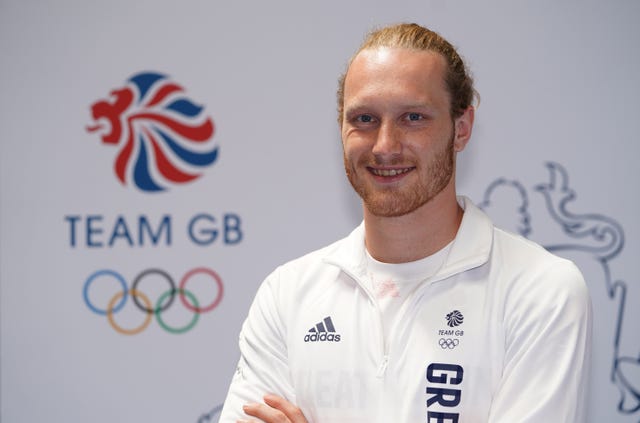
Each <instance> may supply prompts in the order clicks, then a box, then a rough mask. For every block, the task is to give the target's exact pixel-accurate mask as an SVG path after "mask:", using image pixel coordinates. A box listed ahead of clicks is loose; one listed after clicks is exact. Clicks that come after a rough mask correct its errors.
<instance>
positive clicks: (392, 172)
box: [369, 167, 414, 176]
mask: <svg viewBox="0 0 640 423" xmlns="http://www.w3.org/2000/svg"><path fill="white" fill-rule="evenodd" d="M413 169H414V168H413V167H406V168H403V169H374V168H369V171H370V172H371V173H373V174H374V175H376V176H398V175H402V174H403V173H407V172H410V171H411V170H413Z"/></svg>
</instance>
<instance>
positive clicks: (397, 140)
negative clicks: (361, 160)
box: [372, 122, 402, 157]
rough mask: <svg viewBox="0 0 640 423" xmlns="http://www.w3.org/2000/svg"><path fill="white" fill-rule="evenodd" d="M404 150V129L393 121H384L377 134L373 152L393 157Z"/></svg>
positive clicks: (379, 155) (377, 154) (376, 154)
mask: <svg viewBox="0 0 640 423" xmlns="http://www.w3.org/2000/svg"><path fill="white" fill-rule="evenodd" d="M401 151H402V131H401V129H400V128H398V127H397V126H396V125H394V124H393V123H389V122H384V123H382V124H381V125H380V127H379V129H378V132H377V134H376V140H375V144H374V146H373V151H372V152H373V154H374V155H375V156H378V157H392V156H396V155H399V154H400V153H401Z"/></svg>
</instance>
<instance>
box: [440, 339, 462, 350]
mask: <svg viewBox="0 0 640 423" xmlns="http://www.w3.org/2000/svg"><path fill="white" fill-rule="evenodd" d="M459 343H460V341H459V340H458V339H451V338H440V340H439V341H438V345H440V348H442V349H443V350H444V349H447V348H448V349H450V350H452V349H454V348H455V347H457V346H458V344H459Z"/></svg>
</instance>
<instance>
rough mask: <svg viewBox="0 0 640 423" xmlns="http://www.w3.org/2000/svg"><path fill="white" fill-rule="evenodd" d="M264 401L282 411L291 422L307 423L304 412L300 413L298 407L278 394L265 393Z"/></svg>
mask: <svg viewBox="0 0 640 423" xmlns="http://www.w3.org/2000/svg"><path fill="white" fill-rule="evenodd" d="M264 402H265V403H266V404H267V405H269V406H271V407H273V408H275V409H277V410H280V411H282V412H283V413H284V415H285V416H287V418H288V419H289V421H291V423H307V419H306V418H305V417H304V414H302V410H300V408H298V407H297V406H295V405H294V404H292V403H291V402H289V401H287V400H286V399H284V398H282V397H280V396H278V395H274V394H267V395H265V396H264Z"/></svg>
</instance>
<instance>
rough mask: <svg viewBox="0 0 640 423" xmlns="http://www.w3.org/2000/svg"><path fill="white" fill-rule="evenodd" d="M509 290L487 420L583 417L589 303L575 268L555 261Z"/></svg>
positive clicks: (566, 421) (575, 422)
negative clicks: (501, 353) (497, 377)
mask: <svg viewBox="0 0 640 423" xmlns="http://www.w3.org/2000/svg"><path fill="white" fill-rule="evenodd" d="M524 285H525V286H523V287H518V288H514V289H513V290H512V292H510V293H509V294H508V297H509V298H507V302H506V306H505V316H508V321H506V322H505V333H506V335H505V361H504V366H503V374H502V378H501V382H500V384H499V388H498V390H497V391H496V393H495V395H494V398H493V401H492V406H491V411H490V416H489V420H488V421H489V422H490V423H540V422H545V423H582V422H585V421H586V404H587V394H588V381H589V368H590V360H591V301H590V298H589V293H588V291H587V287H586V284H585V282H584V279H583V277H582V274H581V273H580V271H579V270H578V269H577V267H575V265H574V264H573V263H571V262H569V261H564V260H563V261H561V262H560V263H558V264H554V265H553V266H551V267H550V268H549V269H547V270H546V271H544V272H542V273H541V274H540V275H539V276H538V277H536V278H533V279H532V280H531V282H530V283H528V284H524Z"/></svg>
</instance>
